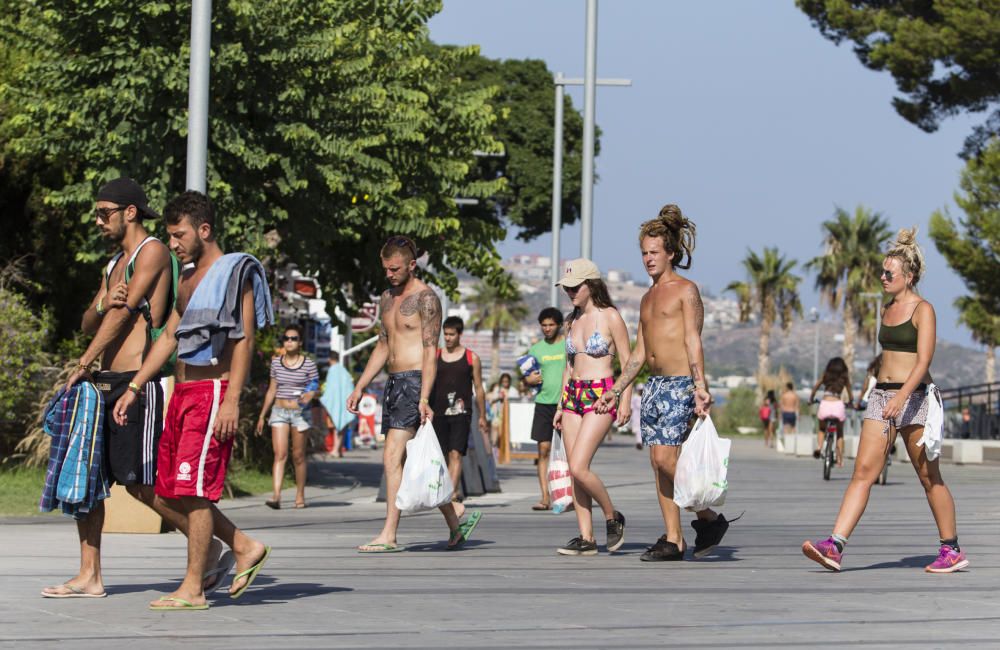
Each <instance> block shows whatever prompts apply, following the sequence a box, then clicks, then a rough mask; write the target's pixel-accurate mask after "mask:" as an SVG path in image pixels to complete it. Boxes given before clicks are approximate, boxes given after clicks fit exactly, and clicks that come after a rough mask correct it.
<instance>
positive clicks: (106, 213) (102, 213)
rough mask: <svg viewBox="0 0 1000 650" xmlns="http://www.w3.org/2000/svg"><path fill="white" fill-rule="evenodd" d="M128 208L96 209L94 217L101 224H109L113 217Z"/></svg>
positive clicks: (122, 206) (121, 206)
mask: <svg viewBox="0 0 1000 650" xmlns="http://www.w3.org/2000/svg"><path fill="white" fill-rule="evenodd" d="M126 208H128V206H127V205H119V206H115V207H113V208H94V216H95V217H97V220H98V221H100V222H101V223H107V222H108V220H110V219H111V215H113V214H114V213H116V212H120V211H122V210H125V209H126Z"/></svg>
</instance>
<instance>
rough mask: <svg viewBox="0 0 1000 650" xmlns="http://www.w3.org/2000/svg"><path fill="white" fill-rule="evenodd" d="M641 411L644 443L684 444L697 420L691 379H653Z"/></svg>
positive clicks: (647, 387) (647, 388) (646, 392)
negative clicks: (693, 422) (694, 420)
mask: <svg viewBox="0 0 1000 650" xmlns="http://www.w3.org/2000/svg"><path fill="white" fill-rule="evenodd" d="M639 411H640V413H639V428H640V431H641V432H642V444H644V445H646V446H647V447H649V446H650V445H670V446H672V447H676V446H678V445H680V444H682V443H683V442H684V441H685V440H687V437H688V433H689V432H690V430H691V420H692V419H694V381H693V380H692V379H691V378H690V377H650V378H649V379H648V380H647V381H646V389H645V390H644V391H643V393H642V406H641V407H640V409H639Z"/></svg>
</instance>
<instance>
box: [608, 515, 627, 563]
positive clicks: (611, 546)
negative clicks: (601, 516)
mask: <svg viewBox="0 0 1000 650" xmlns="http://www.w3.org/2000/svg"><path fill="white" fill-rule="evenodd" d="M624 543H625V515H623V514H622V513H620V512H618V511H617V510H615V518H614V519H608V553H611V552H613V551H617V550H618V549H620V548H621V547H622V544H624Z"/></svg>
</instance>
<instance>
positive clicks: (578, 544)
mask: <svg viewBox="0 0 1000 650" xmlns="http://www.w3.org/2000/svg"><path fill="white" fill-rule="evenodd" d="M556 553H558V554H559V555H597V542H588V541H587V540H585V539H583V538H582V537H574V538H573V539H571V540H569V543H568V544H566V546H563V547H562V548H557V549H556Z"/></svg>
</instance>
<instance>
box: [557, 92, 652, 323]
mask: <svg viewBox="0 0 1000 650" xmlns="http://www.w3.org/2000/svg"><path fill="white" fill-rule="evenodd" d="M552 83H553V84H554V85H555V88H556V115H555V123H554V124H553V127H554V128H553V131H554V133H555V136H554V138H553V140H554V141H553V146H552V262H551V274H552V278H551V279H552V282H551V283H550V284H551V287H550V289H549V303H550V304H551V305H552V306H553V307H557V306H558V305H559V291H558V290H557V287H556V281H557V280H558V279H559V258H560V243H559V237H560V234H561V233H560V231H561V230H562V164H563V104H564V103H565V102H564V97H565V94H566V91H565V88H566V86H583V85H584V83H585V82H584V79H582V78H578V77H564V76H563V75H562V73H561V72H557V73H556V74H555V76H554V77H553V78H552ZM594 83H595V85H597V86H631V85H632V80H631V79H595V80H594ZM591 147H593V143H591ZM591 153H593V151H591ZM590 164H591V170H593V164H594V160H593V156H591V158H590ZM591 189H593V174H591ZM584 191H586V190H584ZM581 205H582V204H581ZM586 230H587V232H588V233H589V232H590V229H589V226H588V228H587V229H586ZM588 238H589V234H588ZM583 257H590V252H589V250H588V252H587V253H586V254H584V255H583Z"/></svg>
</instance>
